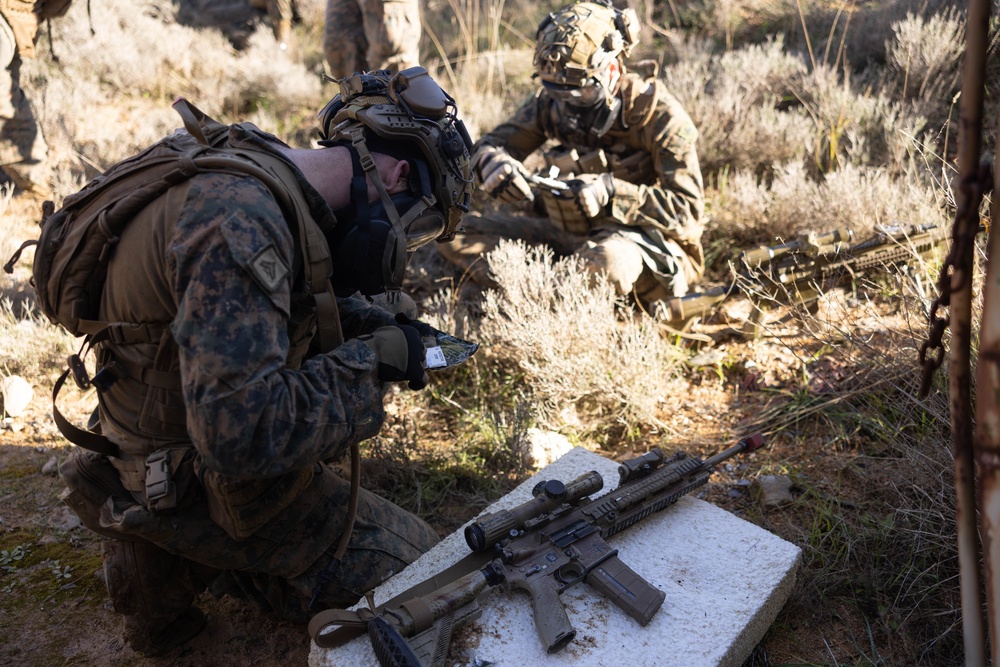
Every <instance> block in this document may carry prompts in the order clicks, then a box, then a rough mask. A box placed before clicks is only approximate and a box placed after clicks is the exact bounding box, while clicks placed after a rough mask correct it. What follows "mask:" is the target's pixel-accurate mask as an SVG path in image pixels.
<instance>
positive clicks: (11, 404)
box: [0, 375, 34, 417]
mask: <svg viewBox="0 0 1000 667" xmlns="http://www.w3.org/2000/svg"><path fill="white" fill-rule="evenodd" d="M0 394H2V395H3V409H4V412H6V413H7V414H8V415H10V416H11V417H20V416H21V415H23V414H24V411H25V409H27V407H28V404H30V403H31V399H32V397H33V396H34V391H33V390H32V388H31V385H30V384H28V381H27V380H25V379H24V378H23V377H21V376H19V375H11V376H8V377H5V378H3V379H0Z"/></svg>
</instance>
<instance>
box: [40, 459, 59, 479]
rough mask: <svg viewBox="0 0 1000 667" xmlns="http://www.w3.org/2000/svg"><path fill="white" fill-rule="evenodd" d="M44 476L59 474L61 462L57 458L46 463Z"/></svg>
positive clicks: (43, 471)
mask: <svg viewBox="0 0 1000 667" xmlns="http://www.w3.org/2000/svg"><path fill="white" fill-rule="evenodd" d="M42 474H43V475H53V476H54V475H58V474H59V461H58V460H57V459H56V457H54V456H53V457H52V458H50V459H49V460H48V461H46V462H45V465H43V466H42Z"/></svg>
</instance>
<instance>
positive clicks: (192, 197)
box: [167, 174, 385, 478]
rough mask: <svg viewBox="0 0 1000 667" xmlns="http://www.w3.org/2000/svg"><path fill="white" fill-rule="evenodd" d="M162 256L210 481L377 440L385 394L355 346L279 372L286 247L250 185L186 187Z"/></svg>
mask: <svg viewBox="0 0 1000 667" xmlns="http://www.w3.org/2000/svg"><path fill="white" fill-rule="evenodd" d="M167 250H168V252H167V255H168V260H167V261H168V264H169V267H170V269H171V270H172V274H171V279H172V281H173V284H174V291H175V294H176V298H177V315H176V318H175V319H174V321H173V323H172V324H171V327H170V329H171V332H172V334H173V336H174V339H175V341H176V343H177V345H178V347H179V360H180V371H181V382H182V390H183V395H184V401H185V406H186V411H187V424H188V431H189V433H190V437H191V440H192V442H193V443H194V446H195V448H196V449H197V450H198V452H199V454H200V455H201V456H202V457H203V459H204V462H205V464H206V465H207V466H208V467H209V468H210V469H213V470H216V471H218V472H220V473H223V474H225V475H229V476H232V477H236V478H259V477H268V476H273V475H279V474H282V473H285V472H287V471H289V470H293V469H296V468H300V467H302V466H307V465H310V464H312V463H314V462H316V461H319V460H321V459H324V458H328V457H336V456H339V455H340V454H342V453H343V451H344V449H345V448H346V447H348V445H349V444H350V443H352V442H355V441H360V440H363V439H366V438H370V437H372V436H373V435H375V434H376V433H377V432H378V430H379V428H380V427H381V425H382V422H383V419H384V417H385V414H384V412H383V408H382V398H383V395H384V391H385V389H384V385H382V384H381V383H379V382H378V379H377V372H376V359H375V355H374V353H372V351H371V350H370V349H369V348H368V346H367V345H365V344H364V343H362V342H360V341H351V340H348V341H347V342H346V343H344V344H343V345H341V346H340V347H338V348H336V349H335V350H333V351H332V352H330V353H328V354H323V355H317V356H316V357H313V358H311V359H309V360H307V361H306V362H304V363H303V365H302V367H301V368H299V369H289V368H285V367H284V364H285V357H286V354H287V352H288V332H287V330H286V327H287V318H288V316H289V308H290V301H291V299H290V288H291V275H290V270H289V267H290V266H291V261H290V259H291V257H292V252H293V245H292V237H291V234H290V233H289V231H288V227H287V225H286V223H285V222H284V221H283V219H282V217H281V213H280V211H279V209H278V206H277V204H276V203H275V202H274V200H273V198H272V197H271V195H270V193H269V192H268V191H267V190H266V189H265V188H264V187H263V186H262V185H260V184H259V183H257V182H256V181H255V180H253V179H250V178H237V177H232V176H225V175H221V174H213V175H208V176H205V177H199V178H196V179H194V182H193V185H192V187H191V190H190V192H189V195H188V198H187V201H186V202H185V204H184V207H183V209H182V210H181V212H180V215H179V219H178V222H177V226H176V235H175V236H174V238H173V239H172V241H171V242H170V243H169V245H168V248H167Z"/></svg>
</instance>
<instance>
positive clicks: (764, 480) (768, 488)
mask: <svg viewBox="0 0 1000 667" xmlns="http://www.w3.org/2000/svg"><path fill="white" fill-rule="evenodd" d="M750 495H752V496H753V497H754V498H755V499H756V500H757V502H759V503H760V504H761V505H763V506H764V507H778V506H780V505H785V504H787V503H790V502H792V500H794V497H793V496H792V480H791V479H789V478H788V477H786V476H785V475H761V476H760V477H757V478H756V479H754V480H753V482H751V483H750Z"/></svg>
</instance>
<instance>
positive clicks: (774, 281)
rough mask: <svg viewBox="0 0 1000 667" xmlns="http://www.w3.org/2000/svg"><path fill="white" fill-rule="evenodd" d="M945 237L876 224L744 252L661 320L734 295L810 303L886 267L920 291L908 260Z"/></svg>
mask: <svg viewBox="0 0 1000 667" xmlns="http://www.w3.org/2000/svg"><path fill="white" fill-rule="evenodd" d="M983 229H985V227H983V228H981V230H980V231H982V230H983ZM950 240H951V237H950V235H949V230H948V229H947V228H946V227H942V226H940V225H934V224H926V225H895V226H891V227H883V226H879V227H877V228H876V230H875V233H874V234H873V235H872V236H870V237H869V238H867V239H865V240H863V241H860V242H858V243H854V242H853V241H854V233H853V232H852V231H851V230H849V229H846V228H845V229H836V230H834V231H832V232H826V233H823V234H818V233H816V232H806V233H804V234H800V235H799V236H798V237H797V238H796V239H794V240H792V241H790V242H788V243H782V244H779V245H773V246H760V247H758V248H753V249H751V250H746V251H744V252H743V253H741V254H740V256H739V258H738V260H737V262H736V267H735V274H736V275H735V280H734V281H733V282H732V284H730V285H726V286H722V287H717V288H714V289H711V290H707V291H704V292H697V293H694V294H689V295H687V296H683V297H677V298H673V299H669V300H668V301H667V302H666V313H665V314H664V315H665V319H666V321H667V322H668V323H669V324H671V325H676V324H681V323H684V322H686V321H688V320H691V319H693V318H695V317H700V316H704V315H706V314H708V313H710V312H711V311H712V310H713V309H714V308H715V307H716V306H717V305H718V304H720V303H721V302H723V301H725V300H726V299H728V298H730V297H732V296H735V295H737V294H745V295H747V296H749V297H750V299H751V300H752V301H753V302H754V305H755V306H760V305H762V304H764V303H767V302H778V303H782V304H785V305H795V304H809V303H811V302H814V301H815V300H816V299H818V298H819V297H820V296H821V295H822V294H823V293H824V292H826V291H827V290H829V289H831V288H834V287H838V286H842V285H845V284H850V283H851V282H853V281H854V280H856V279H858V278H859V277H861V276H864V275H868V274H872V273H878V272H886V271H896V272H902V273H905V274H907V275H909V276H910V278H911V279H912V280H913V281H914V282H915V285H916V287H917V288H918V290H919V291H922V289H921V286H920V282H919V277H918V276H917V274H916V273H915V272H914V271H913V264H914V263H915V262H917V261H926V260H928V259H931V258H933V257H934V256H935V255H936V254H937V253H938V252H939V251H941V250H942V249H946V248H947V247H948V244H949V242H950Z"/></svg>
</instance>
